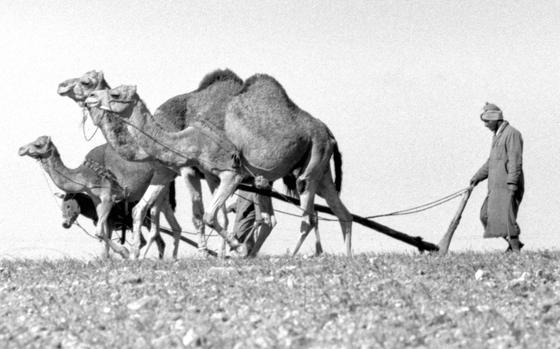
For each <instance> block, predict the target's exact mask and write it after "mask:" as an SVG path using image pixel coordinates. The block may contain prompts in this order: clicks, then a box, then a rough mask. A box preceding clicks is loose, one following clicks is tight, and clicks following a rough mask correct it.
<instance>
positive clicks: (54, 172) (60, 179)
mask: <svg viewBox="0 0 560 349" xmlns="http://www.w3.org/2000/svg"><path fill="white" fill-rule="evenodd" d="M19 155H20V156H29V157H31V158H34V159H38V160H39V161H40V162H41V165H42V167H43V169H44V170H45V171H46V172H47V173H48V174H49V176H50V177H51V179H52V180H53V182H54V183H55V185H56V186H57V187H58V188H59V189H61V190H63V191H65V192H67V193H80V192H81V193H85V194H87V195H88V196H90V197H91V198H92V200H93V201H94V204H95V208H96V213H97V217H98V219H99V224H97V226H96V235H97V236H98V237H100V238H101V239H103V241H104V242H105V256H106V257H107V256H108V254H109V249H113V250H114V251H116V252H117V253H119V254H120V255H121V256H122V257H123V258H128V257H129V252H128V250H127V249H126V247H124V246H119V245H117V244H114V243H113V241H112V240H111V239H110V234H111V232H112V230H110V229H109V226H108V217H109V214H110V211H111V208H112V207H113V204H114V203H115V202H118V201H122V200H127V201H138V200H140V199H141V195H142V194H143V193H144V192H145V190H146V188H147V186H148V184H149V183H150V181H151V179H152V177H154V173H153V170H152V169H151V168H150V167H149V166H147V165H146V164H143V163H127V162H126V161H124V160H123V159H122V158H120V157H119V156H118V154H117V153H116V152H115V150H114V149H113V148H112V147H111V146H110V145H108V144H103V145H100V146H97V147H95V148H94V149H92V150H91V151H90V152H89V153H88V154H87V156H86V160H85V161H84V163H83V164H81V165H80V166H79V167H78V168H75V169H69V168H67V167H66V166H65V165H64V163H63V162H62V160H61V158H60V154H59V152H58V150H57V148H56V146H55V145H54V143H53V142H52V141H51V139H50V137H48V136H41V137H39V138H37V139H36V140H35V141H34V142H31V143H29V144H27V145H24V146H22V147H20V149H19ZM160 210H162V211H163V213H164V214H165V217H166V218H167V220H168V222H169V224H170V225H171V226H172V229H173V232H174V249H173V257H174V258H176V257H177V253H178V248H179V239H180V234H181V228H180V226H179V223H178V222H177V220H176V218H175V216H174V214H173V210H172V208H171V207H170V204H169V202H158V205H154V207H153V209H152V210H151V219H152V222H153V224H152V227H151V229H150V239H149V240H148V241H149V242H148V247H147V248H146V252H147V251H148V249H149V246H150V245H151V243H153V242H154V241H155V242H156V244H157V246H158V251H159V256H160V258H163V253H164V249H165V243H164V242H163V239H162V238H161V236H160V235H159V213H160Z"/></svg>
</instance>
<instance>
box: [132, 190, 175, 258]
mask: <svg viewBox="0 0 560 349" xmlns="http://www.w3.org/2000/svg"><path fill="white" fill-rule="evenodd" d="M152 182H153V180H152ZM165 186H166V184H159V183H150V185H149V186H148V189H146V192H145V193H144V195H142V198H141V199H140V201H139V202H138V203H137V204H136V205H135V206H134V208H133V209H132V242H131V244H132V258H134V259H137V258H138V257H139V256H140V234H142V231H141V227H142V223H143V222H144V217H145V216H146V213H147V211H148V207H150V206H152V205H154V204H155V202H156V201H157V199H158V197H159V196H160V195H161V194H162V192H163V191H164V189H165ZM155 225H156V224H154V222H152V227H151V229H150V231H152V229H154V226H155ZM155 228H156V229H159V225H158V226H157V227H155ZM148 241H149V240H148ZM148 244H149V242H148Z"/></svg>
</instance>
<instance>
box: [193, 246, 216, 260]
mask: <svg viewBox="0 0 560 349" xmlns="http://www.w3.org/2000/svg"><path fill="white" fill-rule="evenodd" d="M210 257H212V255H211V254H210V251H209V250H208V249H207V248H199V249H198V250H197V251H196V254H195V258H198V259H208V258H210Z"/></svg>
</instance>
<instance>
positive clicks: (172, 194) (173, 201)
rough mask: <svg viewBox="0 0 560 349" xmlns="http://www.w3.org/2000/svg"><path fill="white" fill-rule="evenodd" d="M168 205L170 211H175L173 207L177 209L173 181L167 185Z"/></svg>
mask: <svg viewBox="0 0 560 349" xmlns="http://www.w3.org/2000/svg"><path fill="white" fill-rule="evenodd" d="M169 205H170V206H171V209H172V210H173V211H175V207H177V199H176V198H175V180H172V181H171V183H169Z"/></svg>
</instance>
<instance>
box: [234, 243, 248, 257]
mask: <svg viewBox="0 0 560 349" xmlns="http://www.w3.org/2000/svg"><path fill="white" fill-rule="evenodd" d="M231 256H232V257H236V258H246V257H248V256H249V249H248V248H247V244H239V245H238V246H237V247H236V248H235V249H232V250H231Z"/></svg>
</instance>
